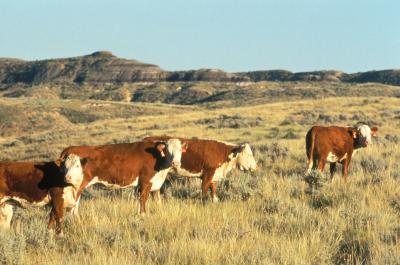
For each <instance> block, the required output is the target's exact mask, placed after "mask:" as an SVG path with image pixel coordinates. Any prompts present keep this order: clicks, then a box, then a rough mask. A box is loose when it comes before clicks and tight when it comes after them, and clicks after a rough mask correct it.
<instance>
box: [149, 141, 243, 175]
mask: <svg viewBox="0 0 400 265" xmlns="http://www.w3.org/2000/svg"><path fill="white" fill-rule="evenodd" d="M171 138H177V139H179V140H181V141H184V142H186V143H187V144H188V147H187V150H186V152H185V153H183V154H182V159H181V167H182V168H183V169H185V170H187V171H189V172H192V173H199V172H201V171H202V170H204V169H215V168H218V167H219V166H220V165H221V164H223V163H225V162H227V161H228V159H229V154H230V153H231V152H232V150H233V149H234V148H235V147H236V146H235V145H230V144H226V143H223V142H219V141H216V140H207V139H185V138H180V137H170V136H151V137H146V138H144V140H146V141H167V140H169V139H171Z"/></svg>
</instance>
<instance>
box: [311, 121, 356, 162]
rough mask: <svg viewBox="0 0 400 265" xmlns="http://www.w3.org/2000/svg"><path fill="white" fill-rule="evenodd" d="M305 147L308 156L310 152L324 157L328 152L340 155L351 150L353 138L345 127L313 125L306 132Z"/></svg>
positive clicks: (315, 155)
mask: <svg viewBox="0 0 400 265" xmlns="http://www.w3.org/2000/svg"><path fill="white" fill-rule="evenodd" d="M306 149H307V156H308V158H310V155H311V154H312V155H313V156H314V157H319V156H324V157H326V156H327V155H328V154H329V153H333V154H335V155H337V156H339V157H342V156H343V155H345V154H346V153H348V155H350V154H351V153H352V152H353V138H352V137H351V133H350V132H349V129H348V128H347V127H338V126H330V127H323V126H314V127H312V128H311V129H310V130H309V131H308V132H307V135H306Z"/></svg>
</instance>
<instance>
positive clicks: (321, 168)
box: [317, 157, 326, 173]
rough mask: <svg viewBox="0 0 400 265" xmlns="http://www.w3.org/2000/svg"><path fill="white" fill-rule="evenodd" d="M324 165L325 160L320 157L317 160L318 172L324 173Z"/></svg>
mask: <svg viewBox="0 0 400 265" xmlns="http://www.w3.org/2000/svg"><path fill="white" fill-rule="evenodd" d="M325 164H326V158H323V157H320V158H319V160H318V166H317V169H318V171H319V172H321V173H322V172H324V169H325Z"/></svg>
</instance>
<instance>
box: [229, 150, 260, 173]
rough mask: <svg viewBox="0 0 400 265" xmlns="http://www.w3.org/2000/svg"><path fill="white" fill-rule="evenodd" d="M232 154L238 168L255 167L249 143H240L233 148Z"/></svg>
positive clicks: (248, 168) (252, 168)
mask: <svg viewBox="0 0 400 265" xmlns="http://www.w3.org/2000/svg"><path fill="white" fill-rule="evenodd" d="M233 154H234V156H235V157H236V166H237V167H238V168H239V169H240V170H251V171H254V170H256V169H257V163H256V160H255V159H254V155H253V151H252V150H251V147H250V145H249V144H241V145H240V146H239V147H238V148H237V149H234V151H233Z"/></svg>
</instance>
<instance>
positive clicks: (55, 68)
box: [0, 51, 400, 86]
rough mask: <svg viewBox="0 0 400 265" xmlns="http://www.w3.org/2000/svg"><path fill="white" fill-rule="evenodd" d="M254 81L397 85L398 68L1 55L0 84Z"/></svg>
mask: <svg viewBox="0 0 400 265" xmlns="http://www.w3.org/2000/svg"><path fill="white" fill-rule="evenodd" d="M161 81H166V82H198V81H206V82H248V81H252V82H257V81H311V82H349V83H367V82H374V83H382V84H391V85H400V70H382V71H369V72H363V73H354V74H346V73H343V72H340V71H314V72H301V73H292V72H290V71H285V70H269V71H252V72H240V73H227V72H224V71H222V70H217V69H199V70H189V71H175V72H170V71H165V70H163V69H161V68H160V67H158V66H157V65H154V64H147V63H142V62H139V61H135V60H127V59H122V58H118V57H116V56H114V55H113V54H112V53H111V52H107V51H99V52H95V53H92V54H90V55H86V56H80V57H71V58H63V59H51V60H39V61H23V60H18V59H11V58H0V84H2V85H3V86H4V85H7V86H9V85H13V84H16V83H24V84H29V85H32V84H41V83H70V84H71V83H75V84H81V83H86V84H97V83H136V82H161Z"/></svg>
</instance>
